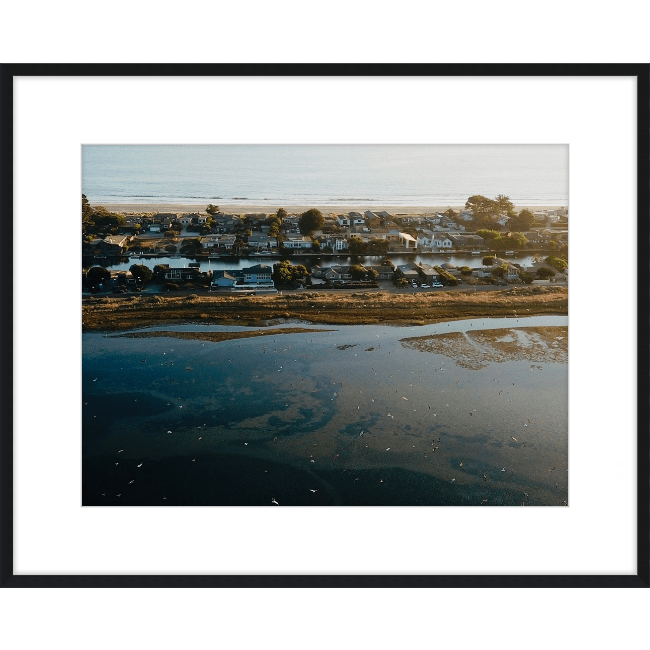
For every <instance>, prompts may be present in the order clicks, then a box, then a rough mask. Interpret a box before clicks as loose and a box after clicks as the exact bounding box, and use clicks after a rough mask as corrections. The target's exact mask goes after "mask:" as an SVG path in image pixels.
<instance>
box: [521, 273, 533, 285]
mask: <svg viewBox="0 0 650 650" xmlns="http://www.w3.org/2000/svg"><path fill="white" fill-rule="evenodd" d="M519 278H520V280H521V281H522V282H523V283H524V284H530V283H531V282H532V281H533V280H534V279H535V276H534V275H533V274H532V273H528V271H522V272H521V273H520V274H519Z"/></svg>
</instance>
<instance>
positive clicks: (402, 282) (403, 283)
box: [395, 278, 409, 289]
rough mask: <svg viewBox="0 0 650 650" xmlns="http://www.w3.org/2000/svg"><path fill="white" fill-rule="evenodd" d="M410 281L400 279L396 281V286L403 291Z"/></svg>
mask: <svg viewBox="0 0 650 650" xmlns="http://www.w3.org/2000/svg"><path fill="white" fill-rule="evenodd" d="M408 283H409V281H408V280H407V279H406V278H398V279H397V280H395V286H396V287H398V288H399V289H402V288H404V287H406V286H408Z"/></svg>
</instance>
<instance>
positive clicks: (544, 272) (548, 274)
mask: <svg viewBox="0 0 650 650" xmlns="http://www.w3.org/2000/svg"><path fill="white" fill-rule="evenodd" d="M554 276H555V271H554V270H553V269H549V268H548V266H542V267H541V268H539V269H537V277H538V278H540V279H542V280H548V279H549V278H552V277H554Z"/></svg>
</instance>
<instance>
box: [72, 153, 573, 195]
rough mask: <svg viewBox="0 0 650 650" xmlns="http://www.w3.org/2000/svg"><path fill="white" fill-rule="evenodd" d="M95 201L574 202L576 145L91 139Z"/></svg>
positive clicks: (86, 164)
mask: <svg viewBox="0 0 650 650" xmlns="http://www.w3.org/2000/svg"><path fill="white" fill-rule="evenodd" d="M82 192H83V193H84V194H85V195H86V196H87V197H88V200H89V201H90V203H91V204H92V205H102V204H115V203H136V204H137V203H140V204H143V205H144V204H150V203H170V204H173V203H183V204H196V205H197V206H205V205H207V204H208V203H213V204H215V205H218V204H219V203H223V204H227V205H233V204H234V205H242V206H243V205H260V206H264V205H269V206H277V205H282V206H286V207H290V206H294V205H318V206H333V207H334V206H337V205H341V206H345V205H360V204H361V205H367V206H368V207H369V208H371V207H372V206H373V204H374V205H387V206H389V205H395V206H441V205H464V203H465V201H466V200H467V199H468V197H470V196H472V195H474V194H482V195H484V196H487V197H489V198H494V197H496V196H497V195H498V194H505V195H506V196H509V197H510V200H511V201H512V202H513V203H514V204H515V205H520V206H522V205H530V206H534V205H568V200H569V147H568V145H561V144H558V145H549V144H539V145H523V144H522V145H499V144H495V145H84V146H83V147H82Z"/></svg>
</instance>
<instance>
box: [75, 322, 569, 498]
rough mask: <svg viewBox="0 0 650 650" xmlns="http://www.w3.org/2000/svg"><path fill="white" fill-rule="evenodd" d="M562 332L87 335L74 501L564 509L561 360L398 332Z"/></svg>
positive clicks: (459, 326)
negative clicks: (466, 359)
mask: <svg viewBox="0 0 650 650" xmlns="http://www.w3.org/2000/svg"><path fill="white" fill-rule="evenodd" d="M566 325H567V319H566V318H565V317H535V318H529V319H513V318H510V319H479V320H473V321H454V322H450V323H438V324H435V325H426V326H420V327H387V326H356V327H355V326H343V327H335V328H333V329H334V330H335V331H331V332H313V333H312V332H308V333H300V334H286V335H276V336H264V337H259V338H249V339H238V340H232V341H225V342H219V343H213V342H208V341H201V340H179V339H174V338H150V339H148V338H136V339H132V338H120V337H116V336H114V335H103V334H84V336H83V403H84V406H83V503H84V505H273V501H277V502H278V504H280V505H477V506H478V505H517V506H518V505H521V504H522V503H524V504H525V505H562V504H563V503H564V502H567V501H568V473H567V472H568V431H567V428H568V372H567V363H566V360H564V361H558V358H557V356H556V357H552V355H550V356H549V358H548V359H542V360H540V358H539V356H538V357H536V358H535V359H534V360H531V359H528V358H526V353H525V347H522V348H521V349H520V351H519V353H518V354H514V355H510V356H509V357H507V358H506V359H505V360H494V359H496V357H493V358H490V359H489V360H488V361H487V362H486V363H484V364H480V366H481V367H480V368H478V369H473V368H471V367H467V364H465V365H462V359H461V358H458V359H454V358H452V357H451V356H449V353H448V352H447V353H445V354H440V353H437V352H435V351H433V352H432V351H424V350H421V349H416V348H413V347H409V346H410V343H409V342H407V341H404V339H409V338H412V337H422V336H430V335H436V334H448V333H451V332H469V333H470V334H471V333H472V332H477V331H480V330H487V329H503V328H505V329H513V328H515V334H513V336H517V333H516V328H522V327H524V326H536V327H539V326H547V327H550V326H553V327H566ZM307 327H309V326H307ZM313 327H314V328H316V327H317V326H313ZM156 329H172V328H156ZM173 329H181V330H184V331H209V330H219V331H231V330H242V329H253V328H241V327H226V326H212V327H210V326H200V327H197V326H192V325H186V326H180V327H175V328H173ZM522 350H523V352H522ZM459 362H460V363H459ZM120 450H122V451H120ZM116 463H117V465H116ZM461 463H462V465H461ZM503 470H505V471H503ZM118 494H119V495H120V496H117V495H118Z"/></svg>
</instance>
